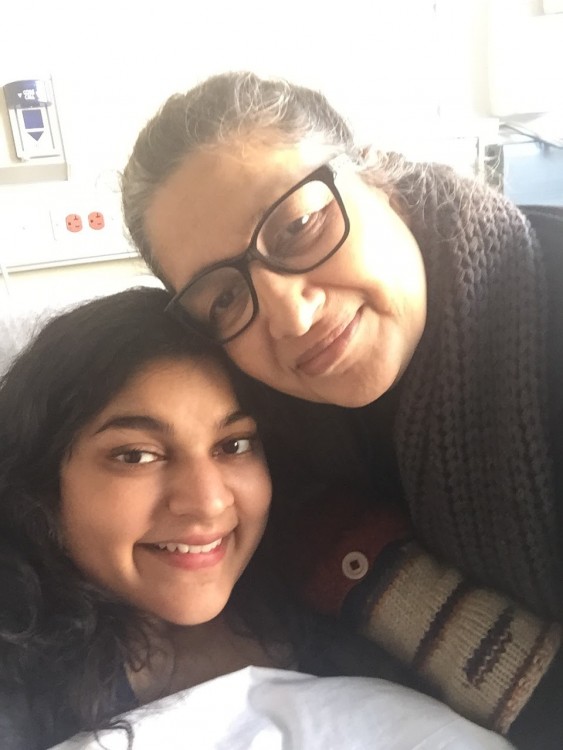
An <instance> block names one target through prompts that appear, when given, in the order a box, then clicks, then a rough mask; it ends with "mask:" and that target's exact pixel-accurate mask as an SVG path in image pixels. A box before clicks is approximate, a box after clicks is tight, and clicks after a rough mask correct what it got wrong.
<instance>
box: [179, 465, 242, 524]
mask: <svg viewBox="0 0 563 750" xmlns="http://www.w3.org/2000/svg"><path fill="white" fill-rule="evenodd" d="M178 463H179V466H178V467H177V468H176V470H175V473H174V476H173V479H172V481H171V482H170V483H169V486H168V488H167V505H168V510H169V511H170V512H171V513H173V514H174V515H178V516H192V517H193V518H194V519H195V520H198V521H205V520H206V519H213V518H214V517H216V516H220V515H221V514H222V513H223V512H224V511H225V510H226V509H227V508H228V507H229V506H231V505H233V504H234V495H233V492H232V490H231V489H230V487H229V486H228V484H227V483H226V482H225V479H224V477H223V474H222V472H221V469H220V467H219V466H218V465H217V463H216V462H215V461H214V459H213V457H211V456H209V457H205V458H202V459H194V460H191V459H190V460H187V459H186V460H183V459H182V460H180V459H179V460H178Z"/></svg>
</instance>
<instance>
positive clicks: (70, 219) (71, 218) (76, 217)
mask: <svg viewBox="0 0 563 750" xmlns="http://www.w3.org/2000/svg"><path fill="white" fill-rule="evenodd" d="M65 222H66V228H67V229H68V231H69V232H81V231H82V217H81V216H80V214H68V215H67V216H66V217H65Z"/></svg>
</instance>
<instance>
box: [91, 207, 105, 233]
mask: <svg viewBox="0 0 563 750" xmlns="http://www.w3.org/2000/svg"><path fill="white" fill-rule="evenodd" d="M88 224H89V225H90V229H98V230H99V229H103V228H104V227H105V225H106V222H105V220H104V215H103V213H102V212H101V211H91V212H90V213H89V214H88Z"/></svg>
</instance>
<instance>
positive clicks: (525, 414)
mask: <svg viewBox="0 0 563 750" xmlns="http://www.w3.org/2000/svg"><path fill="white" fill-rule="evenodd" d="M436 171H437V172H438V174H439V176H438V177H436V176H435V175H434V176H432V173H431V171H430V173H429V172H425V173H424V178H422V177H420V179H419V178H418V177H416V176H415V177H416V179H415V177H413V181H414V183H416V180H417V179H419V182H420V181H422V183H423V184H422V187H420V184H419V185H418V189H419V192H420V193H421V194H420V195H419V194H416V197H412V196H411V198H410V200H411V201H412V202H413V203H414V204H415V206H416V209H413V218H412V229H413V232H414V234H415V236H416V237H417V240H418V241H419V244H420V246H421V248H422V251H423V254H424V259H425V262H426V268H427V277H428V289H429V292H428V299H429V311H428V323H427V326H426V330H425V332H424V335H423V338H422V340H421V342H420V345H419V347H418V349H417V351H416V352H415V355H414V357H413V360H412V362H411V364H410V366H409V368H408V369H407V372H406V373H405V375H404V376H403V378H402V380H401V382H399V383H398V385H397V386H395V388H393V389H392V390H391V391H389V392H388V393H386V394H384V396H382V397H381V398H379V399H378V400H377V401H375V402H373V403H372V404H369V405H367V406H365V407H362V408H359V409H347V408H344V407H337V406H331V405H326V404H314V403H310V402H307V401H302V400H298V399H295V398H292V397H290V396H286V395H284V394H279V393H276V392H274V391H273V390H272V389H269V388H267V387H266V386H263V385H261V384H251V385H250V386H249V387H251V388H252V390H253V397H254V398H255V400H258V401H260V399H261V398H264V401H263V410H264V414H263V417H264V418H263V420H262V424H261V429H262V434H263V437H264V442H265V446H266V451H267V455H268V459H269V462H270V465H271V468H272V473H273V477H274V489H275V491H276V499H277V502H276V504H277V507H275V511H276V512H281V513H283V512H284V509H285V508H287V506H289V505H291V504H292V503H293V504H294V505H295V506H298V505H299V504H301V503H302V501H303V498H304V496H314V495H315V493H316V492H317V491H318V492H323V491H325V490H326V489H327V487H331V486H334V485H335V484H340V485H344V486H347V487H354V488H356V489H357V490H358V491H360V492H363V493H366V494H368V495H370V496H371V497H373V499H374V502H376V503H379V502H381V501H382V500H388V501H390V502H391V503H393V504H395V505H398V506H403V507H407V508H408V512H409V515H410V517H411V520H412V522H413V525H414V530H415V537H416V538H417V540H418V541H420V542H422V543H423V544H424V545H425V546H426V547H427V549H428V550H429V551H430V552H432V553H434V554H436V555H438V556H440V557H441V558H443V559H444V560H445V561H447V562H449V563H451V564H453V565H455V566H456V567H457V568H459V569H460V571H461V572H462V573H464V574H465V575H468V576H470V577H471V578H472V579H474V580H475V581H477V582H480V583H483V584H484V585H487V586H492V587H493V588H495V589H498V590H499V591H504V592H506V593H507V594H509V595H510V596H511V597H513V598H514V599H515V600H517V601H520V602H521V603H522V604H523V605H524V606H526V607H527V608H530V609H532V610H533V611H535V612H536V613H537V614H538V615H540V616H542V617H546V618H556V619H563V560H562V558H563V550H562V547H563V544H562V542H561V540H562V539H563V519H562V516H563V481H562V479H561V477H562V476H563V464H562V462H561V461H560V459H559V456H560V455H561V449H562V448H563V437H562V435H563V419H562V417H563V409H562V403H563V401H562V394H563V356H562V355H561V351H562V346H563V345H562V341H563V326H562V325H561V324H560V320H563V317H562V315H563V312H562V303H561V300H562V299H563V272H562V271H563V269H562V266H563V260H562V259H563V230H561V226H562V225H563V211H562V212H560V213H559V214H557V211H553V212H552V211H549V212H547V213H546V212H541V211H535V212H530V217H531V219H532V220H533V222H534V227H537V234H538V237H540V238H541V241H542V244H541V245H539V243H538V242H537V241H536V238H535V236H534V232H533V231H532V229H531V227H530V225H529V224H528V223H527V222H526V220H525V218H524V216H523V215H522V213H520V211H518V210H517V209H516V207H514V206H512V205H511V204H509V203H507V202H506V201H505V200H504V199H503V198H502V197H501V196H499V195H497V194H496V193H493V192H492V191H487V190H484V189H482V188H473V187H472V184H471V186H469V185H468V184H464V183H462V184H461V188H459V187H455V186H454V185H453V184H450V183H449V182H448V180H449V179H450V173H449V170H445V172H444V174H445V177H444V179H442V176H443V174H442V172H441V171H440V170H436ZM452 179H453V178H452ZM428 182H430V186H428V185H427V184H426V183H428ZM411 190H412V191H414V187H412V186H411ZM456 190H457V191H458V193H459V195H458V193H456ZM464 191H465V192H464ZM405 192H407V191H406V189H405ZM414 192H416V191H414ZM450 194H456V195H458V197H457V198H456V202H455V203H454V202H453V201H452V200H451V199H449V196H450ZM433 212H434V215H433ZM442 214H445V216H446V218H447V219H448V220H449V221H446V218H444V217H443V216H442ZM433 220H434V223H436V222H438V223H437V225H434V224H432V222H433ZM425 221H426V222H428V223H429V224H431V225H432V226H433V227H434V228H433V229H432V228H431V229H429V228H427V227H426V225H425V224H424V222H425ZM296 425H298V428H297V427H296ZM304 487H305V488H306V489H305V490H304V489H303V488H304Z"/></svg>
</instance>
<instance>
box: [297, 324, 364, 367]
mask: <svg viewBox="0 0 563 750" xmlns="http://www.w3.org/2000/svg"><path fill="white" fill-rule="evenodd" d="M360 318H361V309H360V310H358V311H357V312H356V314H355V315H354V317H353V318H352V320H351V321H349V322H348V323H344V324H342V325H340V326H337V327H336V328H334V329H333V331H332V332H331V333H330V334H329V335H328V336H326V337H325V338H324V339H323V340H322V341H319V342H318V343H317V344H315V345H314V346H312V347H311V348H310V349H308V350H307V351H306V352H304V353H303V354H302V355H301V356H300V357H299V359H298V360H297V369H298V370H299V371H301V372H303V373H305V374H306V375H322V374H323V373H325V372H326V371H327V370H329V369H330V368H331V367H332V366H333V365H334V364H335V363H336V362H337V361H338V360H339V359H340V357H341V356H342V355H343V354H344V352H345V351H346V349H347V348H348V344H349V343H350V341H351V339H352V337H353V336H354V333H355V332H356V329H357V327H358V324H359V322H360Z"/></svg>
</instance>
